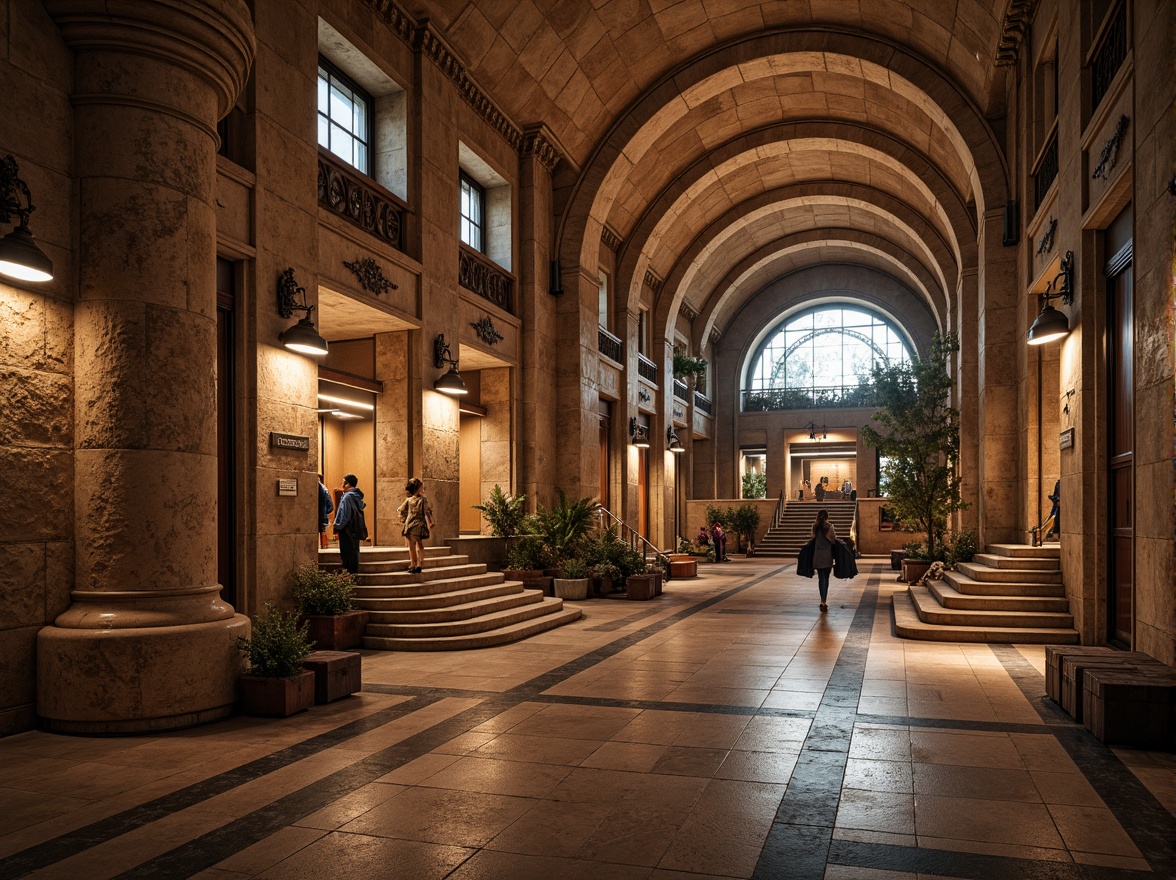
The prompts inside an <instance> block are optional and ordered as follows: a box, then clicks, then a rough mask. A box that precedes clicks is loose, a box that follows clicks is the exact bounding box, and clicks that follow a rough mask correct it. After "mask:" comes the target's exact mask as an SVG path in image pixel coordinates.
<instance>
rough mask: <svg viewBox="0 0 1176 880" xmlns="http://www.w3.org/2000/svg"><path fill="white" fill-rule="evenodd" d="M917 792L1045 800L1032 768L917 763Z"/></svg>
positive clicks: (996, 798) (915, 772)
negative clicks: (1031, 771) (1013, 768)
mask: <svg viewBox="0 0 1176 880" xmlns="http://www.w3.org/2000/svg"><path fill="white" fill-rule="evenodd" d="M913 770H914V781H915V794H917V795H939V796H941V797H955V798H978V799H982V800H997V801H1024V802H1027V803H1041V800H1042V799H1041V794H1040V793H1039V792H1038V789H1037V787H1036V786H1035V785H1034V784H1033V778H1032V777H1031V776H1030V775H1029V771H1028V770H1009V769H1005V768H999V767H960V766H957V765H952V764H921V763H915V764H914V765H913Z"/></svg>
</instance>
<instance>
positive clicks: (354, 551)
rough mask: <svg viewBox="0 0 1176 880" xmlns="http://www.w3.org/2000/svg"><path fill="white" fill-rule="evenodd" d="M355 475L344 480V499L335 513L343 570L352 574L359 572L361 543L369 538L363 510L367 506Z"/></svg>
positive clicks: (348, 475)
mask: <svg viewBox="0 0 1176 880" xmlns="http://www.w3.org/2000/svg"><path fill="white" fill-rule="evenodd" d="M358 483H359V480H358V479H356V476H355V474H347V476H345V477H344V478H343V497H342V498H340V499H339V507H338V509H337V510H336V511H335V534H336V535H338V536H339V556H340V557H342V559H343V568H344V569H345V570H346V571H349V572H350V573H351V574H357V573H358V572H359V542H360V541H362V540H363V539H364V538H366V537H367V524H366V523H365V522H364V516H363V509H364V508H365V507H367V504H365V503H364V500H363V492H362V491H360V489H359V486H358Z"/></svg>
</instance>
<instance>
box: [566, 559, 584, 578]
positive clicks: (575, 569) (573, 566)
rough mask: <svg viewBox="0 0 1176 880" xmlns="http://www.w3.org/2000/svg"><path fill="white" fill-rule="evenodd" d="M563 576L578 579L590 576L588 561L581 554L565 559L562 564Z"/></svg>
mask: <svg viewBox="0 0 1176 880" xmlns="http://www.w3.org/2000/svg"><path fill="white" fill-rule="evenodd" d="M561 568H562V571H563V576H564V577H565V578H567V579H568V580H573V581H578V580H580V578H586V577H588V563H587V562H585V561H584V560H583V559H581V558H580V557H579V556H572V557H571V558H569V559H565V560H564V561H563V565H562V567H561Z"/></svg>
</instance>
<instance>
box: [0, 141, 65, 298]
mask: <svg viewBox="0 0 1176 880" xmlns="http://www.w3.org/2000/svg"><path fill="white" fill-rule="evenodd" d="M18 171H19V169H18V168H17V165H16V160H15V159H14V158H12V156H11V155H9V156H5V157H4V158H3V159H2V160H0V222H2V223H11V222H12V221H13V219H14V218H15V219H17V220H19V224H18V225H17V227H16V229H14V230H12V232H10V233H8V234H7V235H6V236H4V238H0V275H7V276H8V277H9V278H15V279H17V280H18V281H34V282H37V283H41V282H44V281H51V280H52V279H53V261H52V260H50V259H49V258H48V257H47V256H45V254H44V252H43V251H42V250H41V249H40V248H39V247H37V243H36V242H35V241H33V234H32V233H31V232H30V231H29V215H30V214H31V213H33V211H35V210H36V207H34V205H33V197H32V194H31V193H30V192H29V187H28V185H27V184H26V183H25V182H24V181H23V180H21V179H20V175H19V173H18ZM22 200H23V202H24V205H23V207H22V206H21V202H22Z"/></svg>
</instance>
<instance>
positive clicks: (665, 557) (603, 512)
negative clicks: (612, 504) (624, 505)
mask: <svg viewBox="0 0 1176 880" xmlns="http://www.w3.org/2000/svg"><path fill="white" fill-rule="evenodd" d="M596 513H597V515H598V516H599V517H600V528H601V529H602V530H603V529H607V528H609V527H608V526H606V525H605V521H606V520H611V521H612V524H613V525H615V526H617V528H618V529H619V530H620V532H621V534H622V535H623V536H624V540H625V541H626V542H627V543H628V544H629V546H630V547H632V548H633V549H634V550H640V551H641V561H642V563H645V564H648V563H647V560H648V557H649V556H650V555H652V556H653V557H654V559H657V560H658V561H659V562H661V563H662V565H663V567H664V568H665V578H666V580H669V573H670V557H669V554H667V553H664V552H662V551H661V550H658V549H657V547H655V546H653V544H651V543H650V542H649V539H648V538H646V537H645V536H644V535H643V534H641V533H640V532H639V531H637V530H636V529H635V528H633V527H632V526H631V525H629V524H628V523H627V522H625V521H624V520H623V519H621V518H620V517H619V516H617V515H616V514H615V513H613V512H612V511H611V510H609V509H608V508H607V507H605V506H604V505H603V504H597V505H596Z"/></svg>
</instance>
